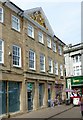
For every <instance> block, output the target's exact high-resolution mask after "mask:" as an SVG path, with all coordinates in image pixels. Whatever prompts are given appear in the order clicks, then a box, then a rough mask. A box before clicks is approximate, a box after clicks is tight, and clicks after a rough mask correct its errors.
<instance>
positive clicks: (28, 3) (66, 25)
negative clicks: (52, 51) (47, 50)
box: [11, 0, 81, 44]
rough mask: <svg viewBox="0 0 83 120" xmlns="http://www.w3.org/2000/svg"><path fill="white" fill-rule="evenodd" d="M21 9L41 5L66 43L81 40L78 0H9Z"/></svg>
mask: <svg viewBox="0 0 83 120" xmlns="http://www.w3.org/2000/svg"><path fill="white" fill-rule="evenodd" d="M11 1H12V2H14V3H15V4H16V5H17V6H18V7H20V8H21V9H23V10H27V9H31V8H35V7H42V9H43V11H44V13H45V15H46V17H47V18H48V21H49V23H50V25H51V27H52V29H53V31H54V33H55V35H56V36H57V37H58V38H60V39H61V40H62V41H63V42H64V43H66V44H70V43H72V44H77V43H80V42H81V1H80V0H65V1H63V0H11Z"/></svg>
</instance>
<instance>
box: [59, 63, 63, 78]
mask: <svg viewBox="0 0 83 120" xmlns="http://www.w3.org/2000/svg"><path fill="white" fill-rule="evenodd" d="M60 76H63V65H60Z"/></svg>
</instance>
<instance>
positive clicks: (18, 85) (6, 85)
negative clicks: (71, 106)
mask: <svg viewBox="0 0 83 120" xmlns="http://www.w3.org/2000/svg"><path fill="white" fill-rule="evenodd" d="M39 77H40V79H39ZM41 78H42V79H41ZM45 78H46V79H45ZM59 87H60V86H59ZM60 90H62V88H61V87H60ZM55 96H56V87H55V79H54V78H51V77H45V76H44V77H42V76H36V77H34V76H33V75H32V76H31V78H30V77H29V78H28V77H27V76H26V77H24V78H23V79H22V80H19V79H18V78H16V79H14V78H13V79H12V80H10V79H9V80H8V79H7V80H0V106H1V107H0V115H8V116H10V115H13V114H14V113H15V114H16V113H19V112H20V113H24V112H26V111H32V110H37V109H41V108H46V107H48V106H49V104H48V101H49V100H55Z"/></svg>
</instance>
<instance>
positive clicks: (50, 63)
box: [48, 58, 53, 74]
mask: <svg viewBox="0 0 83 120" xmlns="http://www.w3.org/2000/svg"><path fill="white" fill-rule="evenodd" d="M48 66H49V68H51V69H49V73H51V74H52V73H53V61H52V59H51V58H48Z"/></svg>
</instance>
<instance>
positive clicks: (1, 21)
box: [0, 7, 3, 23]
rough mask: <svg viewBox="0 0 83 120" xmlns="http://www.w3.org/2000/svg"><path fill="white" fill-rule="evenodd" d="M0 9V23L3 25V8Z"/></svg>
mask: <svg viewBox="0 0 83 120" xmlns="http://www.w3.org/2000/svg"><path fill="white" fill-rule="evenodd" d="M0 9H2V12H1V13H0V15H1V20H0V22H1V23H3V8H2V7H0Z"/></svg>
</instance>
